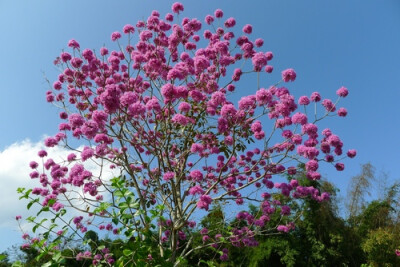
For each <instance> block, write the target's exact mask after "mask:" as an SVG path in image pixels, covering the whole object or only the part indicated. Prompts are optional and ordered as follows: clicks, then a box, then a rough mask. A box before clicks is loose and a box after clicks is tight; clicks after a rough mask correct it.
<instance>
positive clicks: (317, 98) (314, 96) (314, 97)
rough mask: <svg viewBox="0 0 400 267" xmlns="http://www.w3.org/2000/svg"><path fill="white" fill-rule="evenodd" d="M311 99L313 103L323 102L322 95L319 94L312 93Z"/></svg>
mask: <svg viewBox="0 0 400 267" xmlns="http://www.w3.org/2000/svg"><path fill="white" fill-rule="evenodd" d="M310 98H311V101H313V102H319V101H321V95H320V94H319V93H318V92H314V93H312V94H311V97H310Z"/></svg>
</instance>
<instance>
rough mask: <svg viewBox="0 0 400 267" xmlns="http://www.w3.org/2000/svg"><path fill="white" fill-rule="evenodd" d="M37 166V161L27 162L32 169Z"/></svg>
mask: <svg viewBox="0 0 400 267" xmlns="http://www.w3.org/2000/svg"><path fill="white" fill-rule="evenodd" d="M37 166H39V164H38V163H37V162H35V161H31V162H30V163H29V167H31V168H32V169H36V168H37Z"/></svg>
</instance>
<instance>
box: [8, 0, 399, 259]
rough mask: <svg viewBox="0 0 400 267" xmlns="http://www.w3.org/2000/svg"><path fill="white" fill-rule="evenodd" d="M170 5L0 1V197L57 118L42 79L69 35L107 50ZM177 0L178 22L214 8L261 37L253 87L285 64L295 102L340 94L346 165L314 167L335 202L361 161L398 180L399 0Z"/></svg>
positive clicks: (12, 235)
mask: <svg viewBox="0 0 400 267" xmlns="http://www.w3.org/2000/svg"><path fill="white" fill-rule="evenodd" d="M173 2H174V1H155V0H148V1H133V0H129V1H103V0H100V1H99V0H96V1H77V0H70V1H54V0H41V1H27V0H20V1H11V0H0V34H1V40H2V41H1V46H0V47H1V48H0V59H1V60H0V82H1V83H0V92H1V94H0V95H1V97H0V136H1V138H0V159H2V162H0V185H1V187H2V189H0V190H3V191H0V192H1V193H3V192H5V191H7V192H9V191H15V189H14V188H13V186H14V185H15V186H17V185H18V186H20V184H21V183H22V184H23V183H24V181H25V180H26V181H27V182H26V183H28V182H29V177H28V173H29V169H26V175H25V176H24V171H25V168H26V166H20V167H19V168H18V166H19V165H18V163H19V162H25V161H27V160H28V161H29V158H28V155H29V153H30V152H29V151H30V150H29V149H31V150H32V148H35V149H36V148H37V147H38V146H39V144H38V142H40V141H41V140H42V139H43V136H44V135H51V134H54V133H56V130H57V125H58V122H59V121H58V112H57V109H56V108H55V107H53V106H52V105H49V104H47V103H46V101H45V92H46V91H47V90H48V85H47V84H46V82H45V79H44V73H45V76H46V77H48V78H49V80H50V81H53V80H54V79H56V77H57V74H58V72H57V70H56V69H55V67H54V66H53V64H52V62H53V60H54V58H55V57H56V56H57V55H59V53H60V51H61V50H62V49H64V48H66V44H67V42H68V40H70V39H72V38H74V39H76V40H78V41H79V42H80V44H81V47H82V48H96V49H97V50H98V49H99V48H100V47H101V46H103V45H104V44H106V45H107V44H110V34H111V32H113V31H116V30H121V29H122V27H123V26H124V25H125V24H127V23H131V24H135V23H136V21H137V20H138V19H143V18H146V17H147V16H148V15H149V14H150V13H151V11H152V10H154V9H156V10H158V11H160V13H161V14H162V15H164V14H165V13H167V12H170V7H171V4H172V3H173ZM181 2H182V3H183V4H184V6H185V11H184V16H188V17H197V18H198V19H200V20H201V21H203V19H204V17H205V15H207V14H210V13H213V12H214V10H215V9H216V8H221V9H223V10H224V13H225V18H228V17H231V16H232V17H235V18H236V20H237V25H238V27H237V28H238V29H240V28H241V27H242V26H243V25H245V24H247V23H249V24H252V25H253V34H252V36H253V37H254V38H256V37H262V38H263V39H264V40H265V45H264V49H266V50H269V51H272V52H273V53H274V59H273V61H272V62H271V64H272V65H273V66H274V69H275V70H274V73H273V74H272V75H270V76H268V78H267V79H263V80H262V82H263V83H262V86H264V87H268V86H269V85H271V84H273V83H275V82H276V81H278V80H279V79H280V77H279V76H280V72H281V71H282V70H283V69H286V68H289V67H290V68H294V69H295V70H296V72H297V76H298V78H297V80H296V81H295V82H294V83H292V84H290V85H288V88H289V89H290V90H291V91H292V92H293V93H294V94H295V95H296V96H301V95H310V93H311V92H313V91H319V92H321V94H322V95H323V96H326V97H329V98H334V97H335V91H336V90H337V89H338V88H339V87H341V86H346V87H347V88H348V89H349V91H350V94H349V96H348V97H347V98H346V99H344V101H343V102H342V103H341V104H342V105H343V106H345V107H346V108H347V109H348V111H349V115H348V117H347V118H345V119H340V118H332V119H330V120H329V122H327V125H328V123H329V125H332V128H333V129H334V130H335V132H336V133H338V134H339V135H340V136H341V138H342V139H343V141H344V143H345V146H346V148H355V149H357V151H358V156H357V158H356V159H353V160H346V163H347V165H346V170H345V171H343V172H341V173H338V172H336V171H334V170H333V168H330V166H324V168H323V169H321V172H322V174H325V175H326V176H327V177H328V178H329V180H330V181H332V182H333V183H335V185H336V186H338V187H339V188H340V189H341V194H342V195H343V196H345V191H346V188H347V185H348V182H349V180H350V177H352V176H353V175H355V174H357V173H358V171H359V169H360V168H359V166H360V164H362V163H366V162H371V163H372V164H373V165H375V166H376V168H377V170H378V171H379V170H384V171H386V172H387V173H388V174H389V177H390V179H391V180H394V179H398V178H400V175H399V174H398V173H397V167H396V166H400V155H399V154H400V150H399V148H400V138H399V130H400V119H399V118H400V116H399V115H400V111H399V110H400V109H399V99H400V90H399V89H400V88H399V87H400V86H399V85H400V51H399V47H400V2H399V1H398V0H385V1H365V0H364V1H362V0H353V1H346V0H336V1H321V0H302V1H298V0H274V1H272V0H262V1H261V0H258V1H255V0H246V1H210V0H202V1H181ZM243 87H244V88H238V90H237V91H238V93H239V94H243V95H244V94H246V93H247V94H249V93H252V92H249V91H246V90H248V88H245V86H243ZM24 140H25V142H23V141H24ZM26 140H29V141H26ZM10 151H11V152H10ZM18 151H22V152H23V153H20V154H18ZM35 151H36V150H35ZM10 153H11V154H12V155H13V156H10V155H11V154H10ZM11 160H12V162H13V164H14V165H12V164H11ZM10 166H16V168H18V171H15V170H14V169H12V168H11V167H10ZM6 167H7V168H6ZM7 196H8V197H9V198H7V197H3V198H1V199H0V211H3V210H9V208H10V203H15V201H14V200H11V199H10V198H11V197H12V196H13V195H11V194H10V195H7ZM15 197H16V196H15ZM11 205H13V204H11ZM16 205H17V204H16ZM15 207H19V206H15ZM15 212H17V208H16V211H15ZM1 214H2V215H0V216H1V217H0V236H2V240H8V241H7V242H5V241H0V252H1V251H3V250H4V249H5V248H7V247H8V246H9V245H11V244H13V243H17V242H19V239H18V237H19V236H20V233H19V232H18V231H16V230H13V229H12V224H13V223H14V222H13V220H12V218H13V216H14V215H15V214H13V213H11V214H10V213H9V212H1ZM4 237H6V239H4Z"/></svg>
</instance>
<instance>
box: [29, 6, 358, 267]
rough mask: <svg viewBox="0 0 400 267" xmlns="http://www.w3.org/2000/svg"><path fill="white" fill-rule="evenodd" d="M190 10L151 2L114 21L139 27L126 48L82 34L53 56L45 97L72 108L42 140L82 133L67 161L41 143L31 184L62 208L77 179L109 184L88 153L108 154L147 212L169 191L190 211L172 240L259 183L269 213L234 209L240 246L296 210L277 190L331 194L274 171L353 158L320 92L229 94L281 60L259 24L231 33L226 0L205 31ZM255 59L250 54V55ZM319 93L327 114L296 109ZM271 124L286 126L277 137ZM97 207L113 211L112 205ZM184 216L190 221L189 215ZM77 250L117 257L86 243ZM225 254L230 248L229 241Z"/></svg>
mask: <svg viewBox="0 0 400 267" xmlns="http://www.w3.org/2000/svg"><path fill="white" fill-rule="evenodd" d="M183 11H184V7H183V5H182V4H180V3H175V4H174V5H173V6H172V12H173V13H174V14H170V13H169V14H167V15H166V16H165V19H162V18H161V17H160V14H159V13H158V12H157V11H153V12H152V14H151V15H150V16H149V17H148V18H147V20H145V21H138V22H137V24H136V25H135V26H132V25H130V24H127V25H125V27H123V29H122V33H120V32H114V33H112V34H111V40H112V41H115V42H118V43H119V44H120V43H122V41H123V39H124V38H125V36H129V38H130V37H131V36H133V35H137V37H138V42H137V43H136V44H135V45H132V44H128V45H125V46H121V47H122V50H119V49H117V50H109V49H107V48H105V47H102V48H101V49H100V53H99V54H97V53H96V51H95V50H94V49H93V50H92V49H81V47H80V45H79V43H78V42H77V41H76V40H71V41H69V43H68V47H69V48H70V49H71V50H72V51H70V52H68V51H64V52H62V53H61V54H60V56H59V57H58V58H57V59H56V61H55V63H56V65H57V66H59V67H60V68H62V69H63V71H62V72H61V74H60V75H59V76H58V79H57V80H56V81H55V82H54V84H53V89H52V90H50V91H48V92H47V93H46V99H47V101H48V102H52V103H57V104H60V105H61V106H63V107H66V108H65V110H63V111H62V112H61V113H60V119H61V120H63V121H62V123H60V124H59V128H58V129H59V132H58V133H56V134H55V135H54V136H52V137H49V138H47V139H46V140H45V146H47V147H54V146H56V145H62V144H65V143H66V141H67V140H68V139H70V138H75V139H78V140H80V142H83V143H84V144H85V145H84V146H83V149H81V150H77V151H74V153H71V154H70V155H69V156H68V157H67V160H66V161H65V162H58V163H57V162H55V160H53V159H51V158H48V159H47V160H46V157H48V155H47V152H46V151H45V150H41V151H39V153H38V156H39V157H40V158H41V159H42V160H43V163H42V165H43V166H42V167H43V168H40V167H39V164H38V163H37V162H31V163H30V167H31V168H32V169H33V171H32V172H31V173H30V177H31V178H32V179H36V178H39V179H38V180H39V182H40V184H41V187H37V188H34V189H33V190H32V194H34V195H38V196H41V197H42V198H43V202H42V205H44V206H46V205H49V206H51V208H52V209H53V210H54V211H55V212H59V211H60V210H62V209H64V208H65V207H64V205H63V204H62V201H61V199H62V198H63V197H65V196H66V195H65V194H64V193H66V192H67V190H69V189H67V188H71V187H72V188H80V189H82V191H83V194H84V195H89V196H90V197H93V198H95V199H96V201H97V203H101V202H102V200H103V196H102V195H101V191H102V190H103V189H104V187H107V183H106V182H105V181H104V180H102V179H101V177H100V179H98V178H95V177H94V176H93V174H92V173H91V172H90V171H89V170H88V169H87V168H86V167H85V164H86V163H87V162H89V161H96V160H103V161H106V162H109V163H111V164H110V167H111V168H114V169H115V168H116V169H119V170H120V171H121V173H122V176H123V177H125V178H124V179H126V187H127V188H129V190H131V191H132V192H134V194H135V196H136V197H137V198H138V199H139V204H140V209H142V210H143V211H144V212H146V211H148V209H149V207H154V206H155V205H156V204H160V203H161V202H162V201H164V202H165V201H172V202H173V203H171V205H170V206H168V205H166V206H167V208H166V209H165V210H164V212H168V209H169V212H170V215H171V214H173V213H174V212H175V209H179V210H180V211H181V210H185V211H186V212H187V213H186V214H184V217H183V218H180V219H178V218H174V217H173V216H172V215H171V220H170V221H165V222H163V223H160V224H159V227H161V228H162V231H161V232H162V233H163V236H162V242H172V240H174V238H171V236H172V235H177V236H178V239H179V240H185V239H186V235H187V233H188V232H185V229H186V228H187V227H190V225H193V223H192V222H190V216H191V214H193V212H194V211H195V210H196V209H203V210H206V211H208V210H209V208H210V206H211V205H212V204H213V203H214V201H216V200H227V201H230V202H231V203H234V204H235V205H242V204H244V203H245V201H246V194H247V193H246V192H248V191H246V190H247V189H246V190H244V189H245V188H250V191H251V190H253V191H260V192H261V193H262V194H261V196H262V198H261V199H259V203H260V208H261V213H262V214H260V215H259V216H258V217H255V216H253V215H251V214H249V213H246V212H239V213H238V214H237V217H236V218H237V220H239V221H241V222H243V225H245V226H241V227H238V228H235V229H233V230H232V235H231V236H229V240H230V242H231V243H232V244H233V245H234V246H256V245H257V242H256V241H255V238H254V237H255V235H256V231H255V230H254V227H258V228H263V227H265V226H266V225H267V223H268V221H269V219H270V216H271V215H272V214H275V213H279V214H280V215H281V216H282V217H284V218H289V216H288V215H290V213H291V210H290V208H289V207H288V206H286V205H284V204H282V203H281V202H280V201H276V200H273V199H272V198H271V194H272V193H279V194H281V195H282V196H283V197H286V198H302V197H311V198H313V199H315V200H316V201H325V200H328V199H329V195H328V194H327V193H323V192H319V191H318V190H317V189H315V188H313V187H303V186H300V185H299V183H298V181H297V180H295V179H292V180H291V181H290V182H288V183H275V182H273V178H274V177H275V176H279V175H285V174H288V175H289V176H290V177H293V175H295V174H296V171H297V163H298V162H303V163H305V169H306V175H307V178H308V179H310V180H318V179H320V177H321V175H320V173H319V172H318V170H319V168H320V166H321V165H322V163H328V164H332V165H333V166H334V167H335V168H336V169H337V170H338V171H341V170H343V169H344V164H343V163H342V162H339V160H342V154H343V146H344V145H343V142H342V141H341V139H340V138H339V137H338V136H337V135H335V134H333V133H332V131H331V130H330V129H325V130H323V131H320V129H319V128H318V121H319V120H320V119H322V118H324V117H326V116H327V114H328V115H329V114H330V113H332V112H334V111H335V110H336V104H337V102H336V103H334V102H332V101H331V100H330V99H322V97H321V95H320V94H319V93H318V92H313V93H312V94H311V95H310V97H308V96H301V97H300V98H299V99H297V100H296V98H295V97H294V95H293V94H291V92H290V90H289V89H288V88H286V87H284V86H279V83H278V84H276V85H275V86H270V87H265V88H257V89H254V90H251V89H248V91H249V92H251V93H250V94H249V95H247V96H243V97H242V98H241V99H240V100H239V101H238V103H234V102H232V94H233V92H234V91H235V90H236V87H237V82H238V81H239V80H241V79H243V77H244V76H247V75H249V74H251V73H256V72H261V71H262V70H263V69H264V72H265V73H263V74H262V75H268V74H267V73H271V72H272V71H273V67H272V66H271V65H269V63H270V61H271V60H272V59H273V54H272V52H269V51H267V52H264V51H262V50H261V47H262V46H263V43H264V42H263V40H262V39H261V38H251V37H250V35H251V34H252V32H253V28H252V26H251V25H249V24H246V25H244V26H243V29H242V32H238V33H234V32H233V28H234V27H235V25H236V21H235V19H234V18H228V19H226V20H223V16H224V14H223V11H222V10H216V11H215V13H214V14H213V15H207V16H206V17H205V23H206V24H207V25H212V26H211V27H208V28H207V29H204V30H203V32H202V33H201V32H200V31H201V30H202V27H203V24H202V22H201V21H199V20H197V19H190V18H187V17H184V18H183V19H182V20H181V22H180V23H179V22H177V21H176V22H175V23H173V22H174V21H175V16H177V15H178V14H180V13H182V12H183ZM217 20H220V21H221V20H223V21H222V22H223V23H220V25H223V26H221V27H217V26H216V25H214V21H217ZM235 34H238V35H235ZM200 40H201V42H200ZM246 60H248V62H249V64H250V62H251V65H250V66H247V65H246V64H244V65H243V64H242V62H244V61H246ZM260 75H261V73H260ZM296 77H297V74H296V72H295V71H294V70H293V69H286V70H284V71H282V81H283V82H290V81H291V82H293V81H295V79H296ZM236 91H237V90H236ZM336 93H337V95H338V97H339V99H340V98H343V97H346V96H347V95H348V90H347V89H346V88H345V87H341V88H340V89H339V90H338V91H337V92H336ZM321 100H322V101H321ZM318 102H321V103H320V104H321V105H322V106H323V107H324V108H325V110H326V114H322V115H321V117H320V118H318V119H317V117H316V116H317V114H315V119H314V118H313V117H312V116H308V115H307V114H306V113H302V112H299V111H297V110H298V105H304V106H307V105H310V104H312V103H313V104H315V105H317V103H318ZM337 114H338V115H339V116H342V117H344V116H346V115H347V110H346V109H344V108H340V109H339V110H338V111H337ZM269 122H270V125H269V124H268V123H269ZM271 136H277V137H276V138H275V139H273V140H274V143H272V141H271ZM254 139H255V140H254ZM251 141H256V142H257V141H258V142H257V143H256V145H255V148H253V149H249V148H246V146H247V142H251ZM355 155H356V151H355V150H349V151H348V152H347V156H348V157H350V158H353V157H354V156H355ZM289 159H293V160H292V161H291V160H289ZM103 191H104V190H103ZM49 203H50V204H49ZM173 207H174V208H173ZM89 213H90V215H101V216H102V217H107V212H105V211H103V212H102V213H101V214H95V212H94V211H93V210H91V211H89ZM174 216H175V215H174ZM109 219H110V218H109ZM174 220H175V221H174ZM182 220H183V221H185V223H184V224H182V225H181V221H182ZM110 221H111V220H110ZM73 223H74V224H75V227H76V228H77V229H79V230H80V231H81V232H85V231H86V230H87V229H88V227H92V226H90V225H87V224H85V220H83V217H81V216H80V217H75V218H74V220H73ZM104 225H105V224H101V225H100V226H99V229H104V228H106V229H107V230H110V231H111V230H112V231H114V232H115V233H116V234H118V233H119V230H118V227H115V228H114V227H113V226H112V225H111V222H110V223H109V224H107V226H104ZM185 227H186V228H185ZM192 227H193V226H192ZM293 227H294V226H293V225H292V224H291V222H290V221H287V222H286V224H285V225H280V226H279V227H278V228H277V230H278V231H282V232H287V231H289V230H290V229H293ZM203 232H204V233H203V241H204V242H205V243H207V242H211V243H215V242H217V239H218V238H217V237H215V238H211V237H210V236H208V235H207V231H206V230H204V231H203ZM96 257H97V258H96ZM77 258H79V259H83V258H92V259H93V260H96V261H97V262H98V261H99V260H101V259H106V260H108V261H110V260H113V259H112V258H109V257H106V256H105V255H103V256H101V255H100V256H97V255H86V254H85V253H81V254H79V256H77ZM221 259H222V260H223V259H227V253H226V252H224V251H223V252H222V256H221Z"/></svg>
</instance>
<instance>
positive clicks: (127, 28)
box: [123, 24, 135, 34]
mask: <svg viewBox="0 0 400 267" xmlns="http://www.w3.org/2000/svg"><path fill="white" fill-rule="evenodd" d="M123 31H124V33H125V34H128V33H134V32H135V28H134V27H133V26H132V25H130V24H126V25H125V26H124V28H123Z"/></svg>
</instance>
